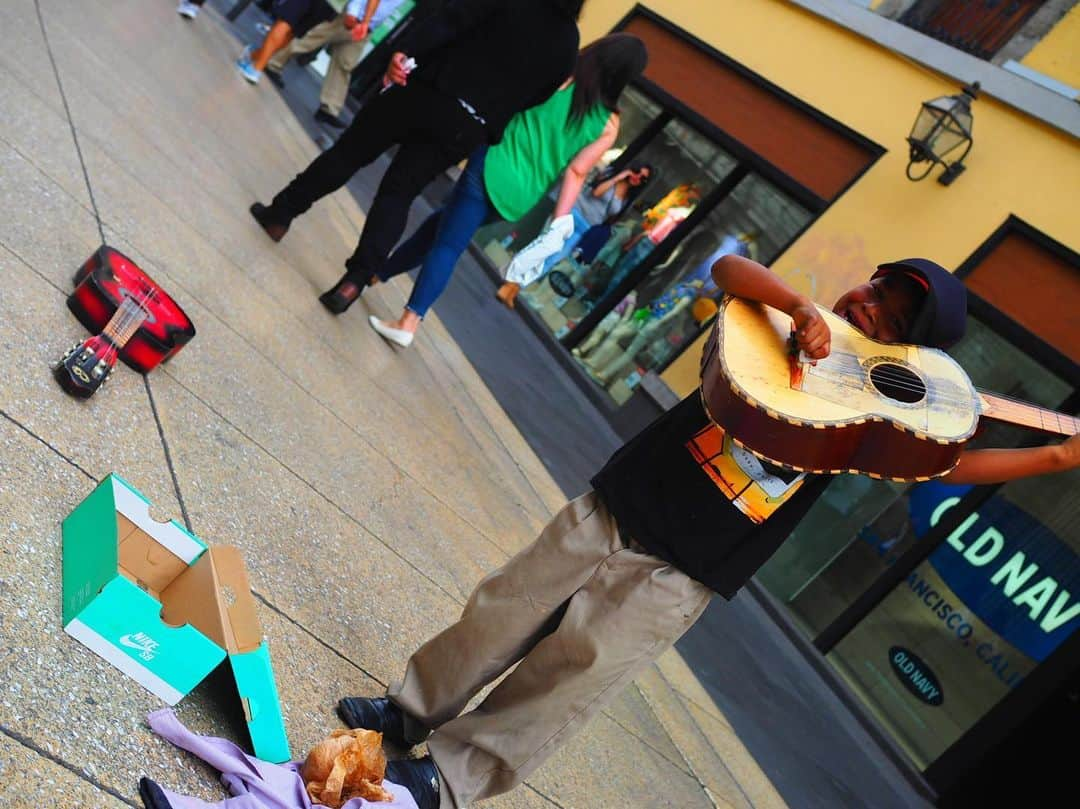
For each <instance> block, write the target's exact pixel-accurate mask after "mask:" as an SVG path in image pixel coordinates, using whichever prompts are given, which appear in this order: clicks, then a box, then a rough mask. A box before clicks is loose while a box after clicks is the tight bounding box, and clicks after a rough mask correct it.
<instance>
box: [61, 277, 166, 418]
mask: <svg viewBox="0 0 1080 809" xmlns="http://www.w3.org/2000/svg"><path fill="white" fill-rule="evenodd" d="M148 300H149V296H148V295H144V296H143V297H142V298H141V299H137V298H131V297H125V298H124V300H123V302H122V303H121V304H120V306H119V308H117V310H116V312H114V313H113V316H112V317H111V318H110V319H109V322H108V323H107V324H105V330H104V331H102V333H101V334H99V335H97V336H95V337H91V338H90V339H89V340H86V341H85V342H83V343H78V344H76V345H75V346H74V347H72V348H71V349H70V350H69V351H68V352H67V353H66V354H65V355H64V356H63V358H62V359H61V360H60V362H59V363H58V364H57V365H56V366H55V367H54V368H53V376H54V377H55V378H56V381H57V382H59V383H60V387H62V388H63V389H64V390H65V391H67V392H68V393H70V394H71V395H72V396H77V397H78V398H80V399H89V398H90V397H91V396H93V395H94V392H95V391H96V390H97V389H98V388H100V387H101V386H102V385H103V384H104V383H105V380H106V379H108V378H109V374H111V373H112V369H113V368H115V367H116V358H117V357H118V356H119V354H120V349H122V348H123V347H124V346H125V345H126V344H127V342H128V340H130V339H131V337H132V335H133V334H135V332H136V331H137V330H138V328H139V326H140V325H141V324H142V322H143V321H144V320H146V318H147V316H148V312H147V311H146V304H147V301H148Z"/></svg>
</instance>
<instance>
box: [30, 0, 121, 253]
mask: <svg viewBox="0 0 1080 809" xmlns="http://www.w3.org/2000/svg"><path fill="white" fill-rule="evenodd" d="M34 11H36V12H37V18H38V25H40V26H41V36H42V38H43V39H44V40H45V53H46V54H47V55H48V57H49V64H51V65H52V71H53V78H55V79H56V88H57V90H59V91H60V101H61V102H62V103H63V105H64V116H65V117H66V118H67V122H68V128H69V129H71V139H72V140H73V141H74V142H75V153H76V154H77V155H78V156H79V166H80V167H81V168H82V175H83V181H84V182H85V183H86V193H88V194H89V195H90V204H91V205H92V206H93V207H94V219H95V220H96V221H97V227H98V234H99V235H100V236H101V243H102V244H104V243H105V228H104V226H103V225H102V224H101V213H100V212H99V211H98V206H97V200H96V199H94V188H93V186H92V185H91V184H90V172H89V171H87V169H86V161H85V160H83V153H82V147H81V146H79V134H78V132H76V131H75V121H74V119H73V118H72V117H71V107H70V106H69V105H68V100H67V94H66V93H65V92H64V83H63V82H62V81H61V80H60V68H59V67H58V66H57V64H56V58H55V57H54V56H53V51H52V45H51V44H50V43H49V32H48V31H47V30H46V29H45V18H44V17H43V16H42V15H41V3H40V2H39V0H34Z"/></svg>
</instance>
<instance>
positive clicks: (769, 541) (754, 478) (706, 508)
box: [592, 390, 828, 598]
mask: <svg viewBox="0 0 1080 809" xmlns="http://www.w3.org/2000/svg"><path fill="white" fill-rule="evenodd" d="M827 482H828V478H824V477H816V476H813V475H805V474H800V473H797V472H791V471H789V470H784V469H780V468H778V467H775V466H772V465H770V464H766V463H764V462H762V461H760V460H759V459H758V458H757V457H756V456H754V455H753V454H752V453H750V452H747V451H746V450H744V449H742V448H741V447H739V446H737V445H736V444H735V443H734V442H733V441H732V440H731V438H730V437H729V436H727V435H725V434H724V431H723V430H722V429H721V428H720V427H718V426H717V425H715V424H714V423H713V422H712V421H711V420H710V419H709V417H708V416H707V415H706V414H705V408H704V406H703V405H702V402H701V393H700V390H699V391H695V392H694V393H692V394H691V395H690V396H688V397H687V398H686V399H683V401H681V402H680V403H679V404H678V405H676V406H675V407H673V408H672V409H671V410H669V411H668V412H667V413H665V414H664V415H662V416H660V417H659V418H658V419H657V420H656V421H654V422H653V423H652V424H650V425H649V426H648V427H646V428H645V429H644V430H643V431H642V432H641V433H640V434H639V435H638V436H637V437H636V438H634V439H633V440H632V441H630V443H628V444H626V445H625V446H624V447H623V448H622V449H620V450H619V451H618V452H616V453H615V454H614V455H613V456H612V457H611V459H610V460H609V461H608V462H607V464H606V465H605V466H604V468H603V469H601V470H600V472H599V473H598V474H597V475H596V476H595V477H594V478H593V479H592V485H593V488H594V489H596V491H597V492H598V493H599V494H600V496H601V497H602V498H603V500H604V503H605V504H606V505H607V507H608V509H609V510H610V511H611V513H612V514H613V515H614V516H615V520H616V522H617V523H618V524H619V530H620V531H621V532H622V533H623V534H624V536H626V537H632V538H633V539H635V540H637V542H639V543H640V544H641V545H642V546H643V547H644V548H645V549H646V550H648V551H649V552H650V553H652V554H655V555H656V556H658V557H660V558H661V559H664V560H665V561H668V562H671V563H672V564H673V565H675V566H676V567H677V568H679V570H681V571H682V572H683V573H686V574H687V575H688V576H690V577H692V578H694V579H696V580H697V581H700V582H701V583H702V584H704V585H706V586H708V587H710V588H712V589H713V590H715V591H716V592H717V593H719V594H720V595H722V596H724V597H725V598H731V597H732V596H733V595H734V594H735V593H736V592H737V591H738V589H739V588H740V587H742V586H743V585H744V584H745V583H746V582H747V580H749V579H750V577H751V576H753V575H754V573H755V572H756V571H757V569H758V568H759V567H761V565H763V564H764V563H765V561H766V560H767V559H768V558H769V557H770V556H772V554H773V553H774V552H775V551H776V549H777V548H779V547H780V545H781V544H783V542H784V540H785V539H787V537H788V535H789V534H790V533H791V531H792V529H793V528H794V527H795V525H796V524H797V523H798V522H799V520H800V519H801V518H802V517H803V515H804V514H806V512H807V510H808V509H809V508H810V506H811V505H813V503H814V501H815V500H816V499H817V497H818V496H819V495H820V493H821V490H822V489H823V488H824V486H825V485H826V484H827Z"/></svg>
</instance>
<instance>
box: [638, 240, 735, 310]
mask: <svg viewBox="0 0 1080 809" xmlns="http://www.w3.org/2000/svg"><path fill="white" fill-rule="evenodd" d="M715 251H716V235H715V234H714V233H712V232H711V231H709V230H706V229H705V228H696V229H695V230H694V232H693V233H691V234H690V235H689V236H687V237H686V238H685V239H683V240H682V241H681V242H679V245H678V246H677V247H676V248H675V249H674V250H672V251H671V255H670V256H668V257H667V258H666V259H664V261H662V262H661V263H660V264H657V265H656V266H655V267H653V269H652V270H650V271H649V274H648V275H647V276H645V279H644V280H643V281H641V282H640V283H639V284H638V285H637V287H636V289H637V291H638V296H639V297H640V298H641V300H643V301H651V300H652V299H653V298H655V297H657V296H659V295H662V294H663V293H664V290H666V289H668V288H670V287H671V286H672V285H673V284H676V283H678V282H679V281H682V280H684V279H685V280H687V281H689V280H691V279H692V278H695V277H698V276H697V275H696V272H697V268H698V267H699V266H700V265H701V264H702V262H703V260H704V259H706V257H707V256H708V255H709V254H710V253H713V252H715ZM711 266H712V265H708V267H711ZM708 267H706V269H708ZM691 270H694V273H691V272H690V271H691ZM701 280H702V282H703V283H705V284H706V286H708V285H709V283H710V282H708V281H705V279H701ZM706 294H708V293H706Z"/></svg>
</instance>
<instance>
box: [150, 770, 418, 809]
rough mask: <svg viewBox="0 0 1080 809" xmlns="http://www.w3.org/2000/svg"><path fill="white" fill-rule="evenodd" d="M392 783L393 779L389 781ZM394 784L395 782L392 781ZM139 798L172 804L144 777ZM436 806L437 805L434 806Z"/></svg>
mask: <svg viewBox="0 0 1080 809" xmlns="http://www.w3.org/2000/svg"><path fill="white" fill-rule="evenodd" d="M390 780H391V781H393V780H394V779H392V778H391V779H390ZM394 783H395V784H396V783H397V782H396V781H394ZM139 797H140V798H142V802H143V806H145V807H146V809H172V804H171V803H169V799H168V798H166V797H165V793H164V792H162V791H161V787H159V786H158V785H157V784H155V783H154V782H153V781H151V780H150V779H149V778H146V777H145V776H144V777H143V778H140V779H139ZM436 805H438V804H436Z"/></svg>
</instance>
